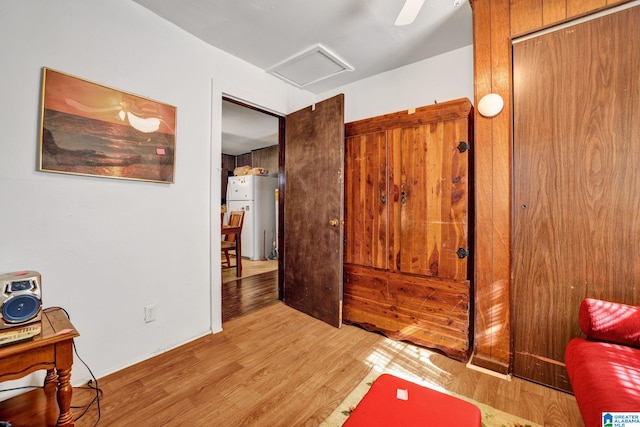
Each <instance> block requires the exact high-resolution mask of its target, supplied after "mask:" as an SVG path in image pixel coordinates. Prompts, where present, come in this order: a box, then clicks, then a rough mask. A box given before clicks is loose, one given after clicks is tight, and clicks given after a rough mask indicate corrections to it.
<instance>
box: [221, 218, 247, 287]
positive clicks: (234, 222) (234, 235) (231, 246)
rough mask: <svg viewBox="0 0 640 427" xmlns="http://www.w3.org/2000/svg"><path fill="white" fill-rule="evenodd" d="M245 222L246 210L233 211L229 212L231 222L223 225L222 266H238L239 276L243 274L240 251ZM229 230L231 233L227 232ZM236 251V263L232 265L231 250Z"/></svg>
mask: <svg viewBox="0 0 640 427" xmlns="http://www.w3.org/2000/svg"><path fill="white" fill-rule="evenodd" d="M243 223H244V211H233V212H230V213H229V223H228V224H227V225H223V226H222V234H223V239H222V242H221V247H222V253H223V254H224V260H222V268H234V267H235V268H236V270H237V274H236V275H237V276H238V277H240V276H241V274H242V253H241V251H240V247H241V246H240V233H242V224H243ZM225 230H226V231H229V233H225ZM230 251H234V252H235V254H234V255H235V256H236V265H231V258H230V256H229V252H230Z"/></svg>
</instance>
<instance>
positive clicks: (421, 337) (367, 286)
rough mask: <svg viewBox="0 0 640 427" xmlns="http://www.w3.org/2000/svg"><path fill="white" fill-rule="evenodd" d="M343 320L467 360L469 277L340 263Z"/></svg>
mask: <svg viewBox="0 0 640 427" xmlns="http://www.w3.org/2000/svg"><path fill="white" fill-rule="evenodd" d="M344 290H345V293H344V309H345V316H344V318H345V322H347V323H354V324H359V325H361V326H362V327H364V328H367V329H369V330H372V331H378V332H382V333H384V334H385V335H387V336H388V337H390V338H393V339H397V340H409V341H411V342H413V343H416V344H419V345H423V346H426V347H429V348H435V349H438V350H441V351H443V352H444V353H445V354H447V355H449V356H451V357H453V358H455V359H457V360H467V358H468V353H469V316H470V309H469V281H467V280H463V281H453V280H443V279H437V278H428V277H419V276H406V275H401V274H397V273H393V272H380V271H377V270H373V269H369V268H366V267H360V266H354V265H345V284H344Z"/></svg>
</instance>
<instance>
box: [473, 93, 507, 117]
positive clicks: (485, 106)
mask: <svg viewBox="0 0 640 427" xmlns="http://www.w3.org/2000/svg"><path fill="white" fill-rule="evenodd" d="M503 108H504V100H503V99H502V97H501V96H500V95H498V94H497V93H489V94H486V95H485V96H483V97H482V99H480V102H478V112H479V113H480V114H482V115H483V116H484V117H488V118H491V117H495V116H497V115H498V114H500V112H501V111H502V109H503Z"/></svg>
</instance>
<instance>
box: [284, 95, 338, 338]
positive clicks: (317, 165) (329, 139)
mask: <svg viewBox="0 0 640 427" xmlns="http://www.w3.org/2000/svg"><path fill="white" fill-rule="evenodd" d="M286 122H287V123H286V143H285V160H286V163H285V165H286V166H285V195H284V196H285V200H284V201H285V203H284V206H285V212H284V229H285V235H284V254H283V256H284V290H283V300H284V302H285V303H286V304H287V305H289V306H291V307H293V308H295V309H297V310H300V311H302V312H303V313H306V314H309V315H311V316H313V317H315V318H317V319H320V320H323V321H324V322H326V323H329V324H330V325H333V326H336V327H340V325H341V324H342V254H343V222H342V221H343V211H344V209H343V166H344V95H338V96H335V97H333V98H331V99H328V100H326V101H323V102H320V103H317V104H315V106H314V107H307V108H304V109H302V110H300V111H296V112H295V113H292V114H289V115H288V116H287V120H286Z"/></svg>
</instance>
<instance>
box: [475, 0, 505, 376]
mask: <svg viewBox="0 0 640 427" xmlns="http://www.w3.org/2000/svg"><path fill="white" fill-rule="evenodd" d="M473 5H474V9H473V22H474V71H475V74H474V76H475V77H474V79H475V98H476V102H477V101H478V100H480V99H481V98H482V97H483V96H484V95H486V94H488V93H492V92H495V93H498V94H500V95H501V96H502V98H503V99H504V101H505V107H504V109H503V111H502V112H501V113H500V114H499V115H498V116H496V117H494V118H485V117H482V116H481V115H480V114H477V113H476V114H475V116H474V140H475V152H474V156H475V159H474V164H475V192H476V193H475V194H476V202H475V203H476V205H475V206H476V210H475V218H476V220H475V236H476V239H475V242H476V248H475V251H474V256H475V259H474V262H475V266H476V267H475V282H474V285H475V321H474V322H475V323H474V340H475V341H474V346H475V349H474V355H473V359H472V361H471V363H473V364H474V365H478V366H482V367H484V368H488V369H493V370H496V371H498V372H502V373H507V372H508V369H509V361H510V358H511V353H510V351H511V348H510V343H511V336H510V335H511V329H510V317H511V311H510V309H511V296H510V239H511V237H510V228H511V224H510V198H511V193H510V191H511V190H510V177H511V158H510V156H511V133H510V129H511V128H510V124H511V103H510V99H511V95H510V94H511V77H510V76H511V62H510V60H511V40H510V25H509V19H510V15H509V7H510V5H509V1H508V0H476V1H474V3H473Z"/></svg>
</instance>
